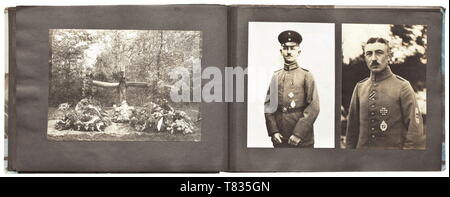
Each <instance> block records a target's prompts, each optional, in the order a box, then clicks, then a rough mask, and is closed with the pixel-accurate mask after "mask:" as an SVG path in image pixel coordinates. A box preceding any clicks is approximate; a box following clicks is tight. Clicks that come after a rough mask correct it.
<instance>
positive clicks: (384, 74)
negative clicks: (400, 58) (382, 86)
mask: <svg viewBox="0 0 450 197" xmlns="http://www.w3.org/2000/svg"><path fill="white" fill-rule="evenodd" d="M392 75H394V73H392V71H391V67H389V66H387V67H386V69H384V70H383V71H381V72H380V73H372V72H370V80H371V81H383V80H385V79H387V78H389V77H390V76H392Z"/></svg>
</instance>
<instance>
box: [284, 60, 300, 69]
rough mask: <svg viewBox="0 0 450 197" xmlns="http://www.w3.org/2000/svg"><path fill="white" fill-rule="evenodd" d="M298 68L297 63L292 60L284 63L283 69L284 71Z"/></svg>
mask: <svg viewBox="0 0 450 197" xmlns="http://www.w3.org/2000/svg"><path fill="white" fill-rule="evenodd" d="M297 68H298V64H297V62H292V63H290V64H286V63H284V70H285V71H290V70H294V69H297Z"/></svg>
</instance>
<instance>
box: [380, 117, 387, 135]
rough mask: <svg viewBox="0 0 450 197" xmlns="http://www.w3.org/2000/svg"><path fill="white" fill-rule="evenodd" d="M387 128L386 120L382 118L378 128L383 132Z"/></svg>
mask: <svg viewBox="0 0 450 197" xmlns="http://www.w3.org/2000/svg"><path fill="white" fill-rule="evenodd" d="M387 128H388V125H387V123H386V121H384V120H383V121H382V122H381V124H380V129H381V131H383V132H384V131H386V130H387Z"/></svg>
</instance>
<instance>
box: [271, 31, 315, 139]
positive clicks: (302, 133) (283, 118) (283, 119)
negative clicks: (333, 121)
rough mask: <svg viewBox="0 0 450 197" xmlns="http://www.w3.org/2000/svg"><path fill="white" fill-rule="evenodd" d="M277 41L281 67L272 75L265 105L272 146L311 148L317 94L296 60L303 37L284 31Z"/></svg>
mask: <svg viewBox="0 0 450 197" xmlns="http://www.w3.org/2000/svg"><path fill="white" fill-rule="evenodd" d="M278 41H279V42H280V44H281V49H280V52H281V55H282V56H283V59H284V68H283V69H280V70H277V71H275V73H274V74H273V76H272V82H271V87H269V91H268V95H267V97H266V102H265V104H264V108H265V112H264V113H265V119H266V127H267V131H268V135H269V136H270V137H271V140H272V143H273V146H274V147H275V148H281V147H292V148H293V147H299V148H313V147H314V131H313V124H314V121H315V120H316V118H317V115H318V114H319V97H318V93H317V89H316V85H315V82H314V78H313V75H312V74H311V72H309V71H308V70H306V69H303V68H301V67H300V66H299V64H298V62H297V57H298V55H299V54H300V50H299V45H300V43H301V42H302V36H301V35H300V34H299V33H297V32H295V31H284V32H281V33H280V34H279V36H278Z"/></svg>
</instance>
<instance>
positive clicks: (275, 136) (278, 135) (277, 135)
mask: <svg viewBox="0 0 450 197" xmlns="http://www.w3.org/2000/svg"><path fill="white" fill-rule="evenodd" d="M281 139H283V136H282V135H281V133H274V134H273V135H272V142H273V143H275V144H281Z"/></svg>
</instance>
